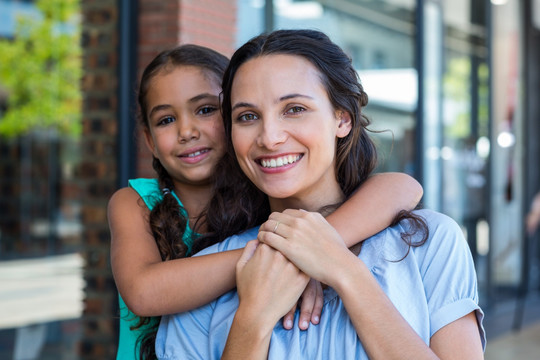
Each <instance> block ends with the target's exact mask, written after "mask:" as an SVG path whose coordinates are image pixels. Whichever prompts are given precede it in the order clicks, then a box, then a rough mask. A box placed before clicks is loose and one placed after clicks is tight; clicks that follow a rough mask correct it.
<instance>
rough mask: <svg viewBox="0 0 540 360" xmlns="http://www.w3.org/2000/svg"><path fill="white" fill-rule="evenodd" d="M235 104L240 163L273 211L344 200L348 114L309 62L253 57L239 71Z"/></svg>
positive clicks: (289, 57) (234, 132) (235, 140)
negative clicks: (340, 176) (343, 141)
mask: <svg viewBox="0 0 540 360" xmlns="http://www.w3.org/2000/svg"><path fill="white" fill-rule="evenodd" d="M231 105H232V141H233V145H234V149H235V152H236V156H237V159H238V162H239V163H240V166H241V168H242V170H243V171H244V173H246V175H247V176H248V177H249V179H250V180H251V181H252V182H253V183H254V184H255V185H256V186H257V187H258V188H259V189H261V190H262V191H263V192H264V193H266V194H267V195H268V196H269V197H270V201H271V205H272V207H273V209H274V210H277V208H279V207H302V208H304V209H310V208H311V209H313V210H314V209H318V208H319V207H320V206H323V205H326V204H329V203H332V202H334V201H340V200H341V198H342V196H343V195H342V193H341V190H340V188H339V184H338V183H337V180H336V174H335V164H334V163H335V152H336V140H337V137H343V136H346V135H347V134H348V133H349V131H350V128H351V127H350V124H351V122H350V117H349V116H348V114H347V113H345V112H343V111H339V110H335V109H334V108H333V106H332V104H331V103H330V100H329V99H328V95H327V92H326V89H325V88H324V86H323V84H322V82H321V77H320V73H319V71H318V70H317V69H316V68H315V67H314V66H313V65H312V64H311V63H310V62H309V61H307V60H306V59H304V58H303V57H300V56H294V55H266V56H261V57H257V58H254V59H251V60H249V61H247V62H246V63H244V64H243V65H241V66H240V68H239V69H238V71H237V73H236V75H235V78H234V82H233V86H232V89H231ZM277 199H282V200H277ZM283 199H285V200H283Z"/></svg>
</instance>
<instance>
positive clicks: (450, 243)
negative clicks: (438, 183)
mask: <svg viewBox="0 0 540 360" xmlns="http://www.w3.org/2000/svg"><path fill="white" fill-rule="evenodd" d="M415 213H416V214H418V215H419V216H421V217H422V218H423V219H424V221H425V223H426V225H427V228H428V231H429V233H428V236H427V240H426V242H425V243H424V244H423V245H421V246H418V247H414V248H413V252H414V254H415V255H416V257H417V258H418V261H419V262H420V263H424V264H425V265H426V264H429V263H432V262H437V261H441V262H445V263H449V262H454V263H456V266H457V264H458V263H463V262H468V261H472V257H471V253H470V249H469V245H468V243H467V240H466V239H465V236H464V234H463V230H462V229H461V228H460V226H459V225H458V223H457V222H456V221H455V220H454V219H452V218H451V217H449V216H448V215H445V214H442V213H439V212H437V211H433V210H427V209H426V210H418V211H415Z"/></svg>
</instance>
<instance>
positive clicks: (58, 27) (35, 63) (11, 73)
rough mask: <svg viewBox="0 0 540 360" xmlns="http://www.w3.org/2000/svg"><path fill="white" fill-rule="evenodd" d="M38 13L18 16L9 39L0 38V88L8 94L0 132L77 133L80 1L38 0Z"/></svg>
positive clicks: (78, 127)
mask: <svg viewBox="0 0 540 360" xmlns="http://www.w3.org/2000/svg"><path fill="white" fill-rule="evenodd" d="M36 6H37V8H38V9H39V15H35V16H29V15H28V16H25V17H21V18H19V19H18V25H17V29H16V30H15V36H14V38H13V39H2V40H0V87H2V88H4V89H5V90H6V91H7V93H8V103H7V111H6V112H5V113H3V114H2V113H0V135H3V136H18V135H24V134H26V133H28V132H31V131H33V130H35V129H51V128H52V129H56V130H57V131H58V132H59V133H61V134H66V135H72V136H78V135H79V134H80V132H81V91H80V78H81V73H82V70H81V48H80V41H79V40H80V24H79V2H78V1H77V0H39V1H37V2H36Z"/></svg>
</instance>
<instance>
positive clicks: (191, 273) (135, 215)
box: [108, 188, 241, 316]
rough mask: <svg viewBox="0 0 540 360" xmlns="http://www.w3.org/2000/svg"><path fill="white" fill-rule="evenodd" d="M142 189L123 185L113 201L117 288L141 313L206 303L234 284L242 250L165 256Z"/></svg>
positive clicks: (159, 312)
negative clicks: (142, 194)
mask: <svg viewBox="0 0 540 360" xmlns="http://www.w3.org/2000/svg"><path fill="white" fill-rule="evenodd" d="M149 214H150V212H149V210H148V208H147V207H146V206H144V204H143V201H142V199H141V198H140V196H139V195H138V194H137V192H136V191H135V190H133V189H131V188H123V189H120V190H118V191H117V192H116V193H115V194H114V195H113V196H112V197H111V199H110V201H109V206H108V218H109V227H110V231H111V266H112V271H113V275H114V279H115V282H116V285H117V288H118V291H119V292H120V294H121V295H122V298H123V299H124V302H125V303H126V305H127V306H128V308H129V309H130V310H131V311H132V312H133V313H135V314H136V315H139V316H159V315H165V314H172V313H176V312H183V311H188V310H191V309H194V308H197V307H199V306H202V305H204V304H206V303H208V302H210V301H212V300H214V299H215V298H217V297H218V296H219V295H221V294H224V293H225V292H227V291H229V290H231V289H232V288H234V286H235V276H234V269H235V265H236V263H237V261H238V259H239V258H240V254H241V250H236V251H226V252H222V253H216V254H211V255H204V256H198V257H193V258H183V259H176V260H170V261H165V262H164V261H162V260H161V256H160V254H159V251H158V248H157V245H156V242H155V240H154V237H153V235H152V233H151V230H150V226H149V224H148V216H149Z"/></svg>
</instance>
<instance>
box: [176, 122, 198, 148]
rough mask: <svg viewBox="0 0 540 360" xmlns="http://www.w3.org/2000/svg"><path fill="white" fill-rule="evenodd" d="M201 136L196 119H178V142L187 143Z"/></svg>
mask: <svg viewBox="0 0 540 360" xmlns="http://www.w3.org/2000/svg"><path fill="white" fill-rule="evenodd" d="M199 136H200V132H199V129H198V127H197V124H196V122H195V121H192V120H191V119H190V118H188V117H183V118H182V119H180V121H178V142H180V143H186V142H189V141H191V140H195V139H198V138H199Z"/></svg>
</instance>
